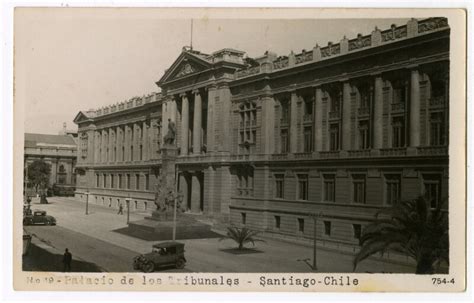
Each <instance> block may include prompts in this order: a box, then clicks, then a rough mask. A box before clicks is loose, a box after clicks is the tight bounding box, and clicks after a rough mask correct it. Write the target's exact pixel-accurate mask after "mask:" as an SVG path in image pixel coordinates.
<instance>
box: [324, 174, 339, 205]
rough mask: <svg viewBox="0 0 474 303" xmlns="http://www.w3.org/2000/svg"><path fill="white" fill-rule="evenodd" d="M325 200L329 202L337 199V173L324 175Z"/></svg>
mask: <svg viewBox="0 0 474 303" xmlns="http://www.w3.org/2000/svg"><path fill="white" fill-rule="evenodd" d="M323 182H324V184H323V185H324V186H323V200H324V201H327V202H334V201H336V178H335V175H324V181H323Z"/></svg>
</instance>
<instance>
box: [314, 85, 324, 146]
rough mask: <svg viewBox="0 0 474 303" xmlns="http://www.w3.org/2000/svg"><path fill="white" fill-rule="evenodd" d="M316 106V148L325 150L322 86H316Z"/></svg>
mask: <svg viewBox="0 0 474 303" xmlns="http://www.w3.org/2000/svg"><path fill="white" fill-rule="evenodd" d="M315 99H316V101H315V106H314V111H315V113H314V145H315V146H314V150H315V151H322V150H323V91H322V90H321V88H320V87H317V88H316V96H315Z"/></svg>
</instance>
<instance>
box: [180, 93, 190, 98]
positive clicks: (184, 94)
mask: <svg viewBox="0 0 474 303" xmlns="http://www.w3.org/2000/svg"><path fill="white" fill-rule="evenodd" d="M179 97H180V98H184V97H186V98H188V95H187V94H186V93H180V94H179Z"/></svg>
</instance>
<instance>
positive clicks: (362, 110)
mask: <svg viewBox="0 0 474 303" xmlns="http://www.w3.org/2000/svg"><path fill="white" fill-rule="evenodd" d="M357 113H358V115H359V117H367V116H369V115H370V107H360V108H359V109H358V110H357Z"/></svg>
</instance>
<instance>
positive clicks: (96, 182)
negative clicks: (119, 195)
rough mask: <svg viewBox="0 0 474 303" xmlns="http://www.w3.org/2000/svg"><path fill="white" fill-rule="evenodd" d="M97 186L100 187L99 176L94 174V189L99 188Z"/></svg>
mask: <svg viewBox="0 0 474 303" xmlns="http://www.w3.org/2000/svg"><path fill="white" fill-rule="evenodd" d="M99 186H100V178H99V174H95V187H99Z"/></svg>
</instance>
